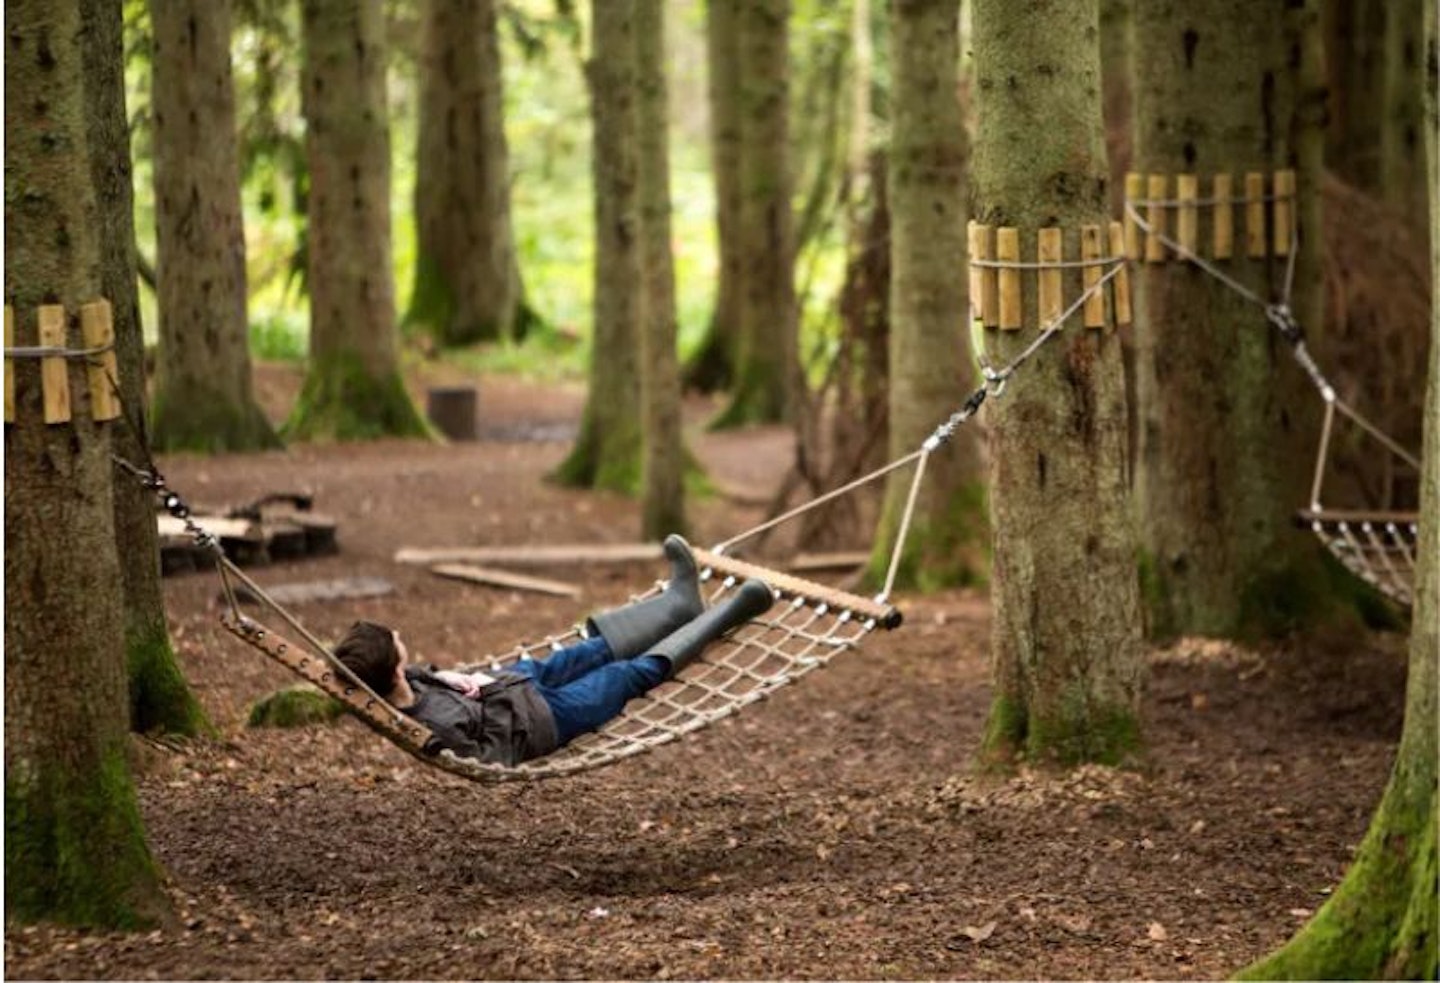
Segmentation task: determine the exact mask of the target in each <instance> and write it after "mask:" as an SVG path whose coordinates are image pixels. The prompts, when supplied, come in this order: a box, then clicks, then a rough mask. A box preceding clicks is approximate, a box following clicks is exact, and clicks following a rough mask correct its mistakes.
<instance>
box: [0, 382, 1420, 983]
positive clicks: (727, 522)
mask: <svg viewBox="0 0 1440 983" xmlns="http://www.w3.org/2000/svg"><path fill="white" fill-rule="evenodd" d="M295 382H296V380H295V378H294V373H293V370H290V369H285V368H278V367H273V366H267V367H265V370H264V371H263V372H262V373H261V385H260V392H261V394H262V398H263V399H264V400H265V402H266V404H267V406H268V407H269V408H270V409H271V410H272V411H274V412H276V413H277V415H278V414H279V413H281V412H283V410H284V408H285V407H286V406H287V405H288V400H290V399H292V398H293V395H294V392H295ZM481 386H482V389H481V408H482V415H483V418H484V420H485V423H484V425H483V437H484V439H482V440H481V441H480V442H477V443H471V444H460V445H453V446H439V445H431V444H425V443H421V442H381V443H377V444H373V445H366V446H342V447H297V448H294V449H292V450H290V451H288V452H283V453H268V454H254V455H236V456H230V457H222V458H215V459H200V458H189V457H174V458H168V459H165V460H163V461H162V462H161V463H162V466H163V467H164V469H165V470H166V471H167V473H168V475H169V478H170V481H171V484H172V486H173V487H175V488H177V489H180V490H182V491H184V492H185V493H186V494H187V495H188V496H189V497H190V498H191V499H192V500H194V501H195V502H199V503H204V502H211V503H237V502H242V501H245V500H247V499H249V498H251V497H253V496H257V495H259V494H262V493H265V492H271V491H284V490H294V489H297V488H303V489H306V490H309V491H311V492H313V493H314V494H315V496H316V508H317V510H319V511H323V512H326V513H328V514H331V515H334V516H335V517H336V518H338V520H339V522H340V541H341V544H342V549H341V553H340V554H339V555H336V556H332V557H327V558H320V559H311V560H306V561H303V562H297V563H287V564H277V565H274V566H270V567H265V568H257V569H255V570H254V571H253V572H254V575H255V576H256V577H257V579H259V580H260V581H261V582H262V583H264V584H266V585H273V584H277V583H287V582H297V581H309V580H322V579H328V578H335V577H344V576H355V575H373V576H381V577H385V578H388V579H389V580H391V581H392V582H393V583H394V584H395V585H396V587H397V590H396V592H395V593H394V594H393V595H391V596H389V597H384V598H377V599H371V600H364V601H352V602H338V603H334V602H332V603H314V604H306V605H302V606H300V607H298V608H297V613H298V614H299V616H300V617H301V619H302V620H304V621H305V622H306V623H307V624H308V625H309V626H310V627H311V628H312V629H314V630H316V631H317V632H318V633H319V634H320V635H322V636H328V637H335V636H336V635H337V634H338V633H339V632H341V631H343V630H344V628H346V627H347V626H348V625H349V623H350V622H351V621H352V620H354V619H356V618H367V619H371V620H378V621H383V622H388V623H392V624H395V625H398V626H400V627H401V628H402V629H403V631H404V634H405V637H406V639H407V641H408V644H409V646H410V649H411V651H412V652H414V653H417V654H418V655H419V656H420V657H421V658H424V659H427V660H430V661H434V662H438V663H440V664H442V665H449V664H453V663H460V662H469V661H476V660H478V658H479V657H480V656H481V655H482V654H484V653H486V652H488V651H492V650H496V649H499V648H502V647H505V646H507V645H508V643H511V642H513V641H515V640H517V639H520V638H526V637H534V636H536V635H543V634H546V633H549V632H552V631H554V630H556V629H558V628H561V627H564V626H568V625H569V624H571V623H573V622H574V621H575V620H577V619H578V618H579V617H580V616H581V615H582V614H583V613H584V612H585V611H586V610H588V609H590V608H592V607H603V606H606V605H608V604H610V603H612V602H615V601H617V600H619V599H622V598H624V597H625V596H626V595H627V594H628V593H630V592H631V591H634V590H637V589H640V588H642V587H645V586H647V585H648V584H649V583H650V582H652V581H653V579H654V578H656V577H658V576H660V575H661V574H662V572H663V571H661V570H659V569H655V568H652V567H651V566H650V565H648V564H638V565H633V566H623V567H614V566H609V567H601V566H597V567H590V568H578V567H577V568H564V569H559V568H556V569H550V570H544V571H540V572H541V573H544V574H545V575H548V576H553V577H559V578H562V579H566V580H569V581H572V582H574V583H576V584H578V585H580V586H581V587H582V588H583V591H584V594H583V597H582V598H581V600H580V601H579V602H576V601H573V600H566V599H554V598H548V597H543V596H540V595H536V594H523V595H522V594H519V593H514V592H510V591H505V590H495V589H487V588H484V587H478V586H474V585H469V584H464V583H457V582H453V581H447V580H441V579H439V578H436V577H434V576H432V575H430V574H429V573H427V572H426V571H425V570H424V569H423V568H419V567H410V566H402V565H399V564H397V563H395V562H393V556H394V553H395V551H396V550H397V549H399V548H400V547H404V546H442V545H478V544H535V543H571V542H580V543H607V542H626V541H635V540H637V539H638V538H639V522H638V518H637V511H636V508H635V506H634V504H633V503H632V502H629V501H626V500H624V499H622V498H619V497H617V496H613V495H603V494H591V493H581V492H576V491H570V490H565V489H561V488H557V487H555V486H553V485H551V484H548V483H546V482H545V481H544V480H543V477H544V475H545V474H546V473H547V472H548V471H549V470H550V469H552V468H553V467H554V466H555V465H556V464H557V463H558V462H559V461H560V460H561V459H562V457H563V456H564V454H565V452H566V450H567V448H568V444H567V442H566V439H567V438H568V436H569V435H570V434H572V433H573V431H574V428H575V423H576V421H577V420H578V416H579V412H580V409H581V407H582V404H583V394H582V393H581V392H580V391H579V390H578V389H574V388H571V387H565V386H554V385H551V386H545V387H540V386H536V385H528V384H524V383H520V382H516V381H514V380H509V379H501V378H495V379H491V378H487V379H485V380H483V381H482V383H481ZM704 409H705V408H704V407H703V406H700V405H696V406H694V407H691V412H690V414H689V416H690V418H691V422H693V423H695V424H696V426H695V427H693V428H692V431H691V439H692V442H693V446H694V448H695V450H696V452H697V454H698V456H699V458H700V459H701V460H702V461H703V462H704V464H705V465H706V467H707V468H709V469H710V471H711V472H712V473H713V474H715V475H717V476H718V477H720V478H722V479H723V480H724V481H725V482H727V483H728V484H731V485H738V486H746V487H751V488H756V489H769V488H773V487H775V486H776V485H777V484H778V482H779V481H780V480H781V478H782V477H783V475H784V472H785V470H786V469H787V467H788V466H789V463H790V454H791V448H790V443H789V439H788V437H787V436H786V434H785V433H784V432H782V431H780V430H776V429H766V428H758V429H752V430H747V431H743V432H736V433H725V434H705V433H703V432H702V431H701V430H700V428H699V426H698V424H699V423H700V421H701V420H702V419H703V416H702V414H703V411H704ZM762 512H763V510H762V509H760V508H758V507H756V506H753V505H743V504H738V503H737V502H736V501H735V500H732V499H725V498H719V497H716V498H712V499H709V500H707V501H704V502H701V503H699V504H698V505H697V506H696V507H695V509H694V518H695V527H696V529H695V532H694V535H693V536H692V540H693V541H695V542H697V543H702V544H708V543H710V542H713V541H715V540H716V539H719V538H723V537H724V535H725V534H727V533H729V532H733V531H736V530H739V529H742V528H745V527H746V526H747V525H748V524H750V523H753V522H754V521H756V520H757V519H758V518H760V517H761V515H762ZM217 586H218V585H217V582H216V580H215V579H214V578H213V577H211V576H208V575H205V574H189V575H181V576H177V577H172V578H170V579H168V580H167V582H166V595H167V601H168V605H169V612H170V617H171V624H172V629H173V638H174V639H175V642H176V646H177V649H178V652H179V657H180V659H181V662H182V665H183V668H184V671H185V673H186V675H187V676H188V678H189V679H190V681H191V683H192V684H193V686H194V688H195V691H196V693H197V694H198V696H199V698H200V700H201V701H202V702H203V704H204V706H205V708H206V710H207V711H208V713H209V714H210V716H211V719H212V720H213V722H214V723H215V724H216V726H217V727H218V729H219V731H220V735H221V736H220V738H219V739H217V740H207V741H198V742H190V743H186V744H184V745H181V746H176V747H167V746H161V745H155V744H150V743H140V742H137V744H138V745H139V748H140V750H138V751H137V766H138V770H139V778H138V788H139V796H140V802H141V807H142V810H143V814H144V819H145V824H146V827H147V830H148V834H149V839H150V843H151V845H152V848H153V850H154V852H155V854H156V856H157V857H158V859H159V861H160V862H161V863H162V864H163V865H164V868H165V870H166V871H167V872H168V878H169V890H170V892H171V895H172V897H173V901H174V906H175V909H176V911H177V918H176V920H175V922H174V923H173V924H171V925H168V926H166V927H163V928H160V929H158V930H155V931H153V932H149V933H141V934H120V933H95V932H85V931H76V930H70V929H60V928H55V927H50V926H36V927H26V928H16V927H13V926H9V925H7V927H6V935H5V967H4V973H5V975H6V976H7V977H8V978H11V979H19V978H69V979H82V978H97V977H104V978H139V979H144V978H190V979H200V978H261V979H265V978H271V979H273V978H295V977H299V978H322V977H324V978H360V979H365V978H548V979H569V978H661V979H666V978H700V977H706V978H757V977H769V978H775V977H790V978H819V979H833V978H896V979H908V978H987V977H988V978H994V977H1002V978H1096V979H1107V978H1116V979H1119V978H1162V979H1163V978H1177V979H1178V978H1220V977H1225V976H1226V975H1228V974H1230V973H1232V972H1234V971H1235V970H1236V969H1238V968H1239V967H1241V966H1243V965H1245V964H1246V963H1248V962H1250V961H1251V960H1253V959H1255V958H1256V957H1258V956H1260V955H1262V954H1264V953H1266V952H1267V951H1269V950H1271V949H1272V948H1274V947H1275V946H1276V945H1278V944H1279V943H1281V942H1283V941H1284V940H1285V939H1286V938H1288V937H1289V936H1290V935H1291V934H1292V933H1293V932H1294V930H1295V929H1296V928H1298V927H1299V926H1300V925H1301V924H1302V923H1303V922H1304V920H1305V919H1306V918H1307V917H1308V916H1309V915H1310V914H1311V913H1312V912H1313V911H1314V910H1315V909H1316V908H1317V907H1318V906H1319V905H1320V904H1322V903H1323V902H1324V900H1325V898H1326V895H1327V893H1328V892H1329V891H1330V889H1331V888H1332V886H1333V885H1334V884H1335V883H1336V882H1337V880H1338V878H1339V877H1340V876H1341V874H1342V871H1343V869H1344V867H1345V865H1346V864H1347V862H1348V861H1349V859H1350V858H1351V856H1352V854H1353V851H1354V849H1355V846H1356V844H1357V843H1358V842H1359V840H1360V838H1361V836H1362V834H1363V833H1364V830H1365V828H1366V824H1367V822H1368V819H1369V816H1370V813H1371V811H1372V809H1373V807H1374V805H1375V802H1376V800H1377V797H1378V795H1379V793H1380V790H1381V789H1382V787H1383V785H1384V782H1385V779H1386V775H1387V772H1388V769H1389V765H1390V761H1391V756H1392V752H1393V748H1394V743H1395V741H1396V740H1397V738H1398V735H1399V731H1400V726H1401V718H1402V709H1403V685H1404V670H1405V664H1404V639H1403V638H1401V637H1400V636H1398V635H1377V636H1360V637H1355V638H1350V639H1348V640H1345V641H1340V640H1335V639H1332V640H1330V641H1329V642H1327V643H1324V644H1321V643H1317V642H1313V641H1312V642H1304V643H1301V642H1298V641H1296V642H1292V643H1289V644H1286V645H1282V646H1278V647H1275V648H1272V649H1266V650H1264V651H1253V650H1247V649H1244V648H1240V647H1234V646H1228V645H1221V644H1216V643H1204V642H1198V641H1188V642H1182V643H1179V644H1176V645H1172V646H1169V647H1167V648H1164V649H1156V650H1154V651H1152V652H1151V654H1150V669H1151V675H1150V683H1149V687H1148V692H1147V695H1146V698H1145V710H1144V714H1145V721H1144V722H1145V728H1146V736H1147V739H1148V742H1149V743H1148V753H1147V755H1146V757H1145V759H1144V760H1143V762H1141V763H1140V764H1139V766H1138V767H1136V768H1133V769H1128V770H1113V769H1106V768H1097V767H1087V768H1084V769H1081V770H1079V771H1077V772H1074V773H1070V774H1047V773H1043V772H1032V771H1024V772H1022V773H1020V774H1018V775H1014V776H1010V777H981V776H979V775H978V774H977V773H976V772H975V771H974V769H973V765H972V762H973V756H974V753H975V751H976V749H977V746H978V743H979V740H980V736H981V732H982V728H983V725H984V721H985V714H986V709H987V704H988V700H989V695H990V694H989V685H988V680H987V671H988V655H987V653H988V634H989V630H990V607H989V603H988V601H987V599H986V596H985V594H984V593H983V592H976V591H954V592H950V593H944V594H939V595H935V596H929V597H923V598H922V597H911V596H904V595H902V596H901V597H900V598H899V600H900V603H901V606H902V607H903V608H904V609H905V611H906V614H907V621H906V624H905V626H904V627H902V628H901V629H900V630H899V631H897V632H894V633H889V634H885V633H881V634H880V635H878V636H872V641H871V642H869V643H868V644H867V647H866V648H865V649H863V650H861V651H858V652H856V653H854V654H852V655H847V656H845V657H843V658H840V659H838V660H836V662H835V664H834V666H833V667H832V668H831V669H830V670H829V671H828V672H824V673H818V674H816V675H814V676H812V677H810V678H809V679H808V680H806V682H805V683H804V685H801V686H797V687H795V688H793V689H789V690H786V691H784V692H783V693H781V694H779V695H777V696H776V698H775V699H774V700H772V701H770V702H769V703H767V704H762V705H761V706H760V708H759V709H756V710H752V711H749V712H747V713H745V714H742V715H740V716H739V717H736V718H732V719H730V720H728V721H726V722H723V723H721V724H718V725H716V726H714V727H712V728H710V729H708V730H706V731H704V732H701V733H700V734H698V735H695V736H693V737H691V738H688V739H686V741H684V742H681V743H680V744H678V745H671V746H669V747H667V748H663V749H661V750H659V751H657V752H655V753H654V754H651V755H646V756H643V757H641V758H638V759H633V760H631V761H628V762H625V763H623V764H620V765H617V766H615V767H613V768H610V769H606V770H601V771H599V772H594V773H590V774H587V775H584V776H580V777H575V778H568V779H561V780H559V781H556V782H546V783H540V784H537V785H529V786H523V787H520V786H508V785H507V786H482V785H476V784H470V783H466V782H463V781H460V780H457V779H454V778H452V777H449V776H447V775H445V774H443V773H440V772H438V771H436V770H434V769H430V768H427V767H425V766H424V765H423V764H421V763H419V762H417V761H416V760H414V759H412V758H410V757H409V756H407V755H405V754H404V753H403V752H401V751H399V750H397V749H395V748H393V747H391V746H390V745H388V744H387V743H385V742H384V741H382V740H380V739H379V738H376V737H374V736H373V735H371V734H370V732H368V731H367V730H365V729H364V728H362V727H361V726H360V725H358V724H357V723H356V722H354V721H353V720H349V719H346V720H343V721H341V722H339V723H338V724H336V725H333V726H319V727H312V728H307V729H301V730H291V731H276V730H264V731H250V730H246V729H245V727H244V720H245V716H246V713H247V708H248V706H249V704H250V703H251V702H252V701H253V700H255V699H256V698H257V697H260V696H262V695H264V694H266V693H268V692H270V691H272V690H274V689H276V688H277V687H280V686H283V685H287V684H289V683H290V682H292V681H293V680H292V678H291V677H289V676H288V675H287V674H286V673H284V672H283V670H280V669H278V668H276V667H274V666H273V665H270V664H268V663H267V662H266V661H265V660H263V659H261V658H259V657H258V656H256V655H255V654H254V653H253V652H251V651H250V650H248V649H246V648H244V647H243V646H241V645H240V644H239V643H237V642H235V641H234V640H233V639H231V638H230V637H229V636H228V635H226V634H224V632H223V631H222V630H221V629H220V628H219V627H218V625H217V615H218V613H219V605H218V603H217V599H216V592H217Z"/></svg>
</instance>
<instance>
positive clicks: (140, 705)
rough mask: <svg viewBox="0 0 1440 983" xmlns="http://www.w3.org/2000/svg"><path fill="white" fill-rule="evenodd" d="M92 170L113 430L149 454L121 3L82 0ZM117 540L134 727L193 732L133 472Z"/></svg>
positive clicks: (201, 721)
mask: <svg viewBox="0 0 1440 983" xmlns="http://www.w3.org/2000/svg"><path fill="white" fill-rule="evenodd" d="M81 12H82V14H81V16H82V18H83V22H84V23H85V24H86V25H87V27H88V29H87V30H86V31H85V35H84V39H85V46H86V47H85V72H86V80H85V94H86V116H87V126H88V146H89V148H90V174H91V180H92V183H93V184H94V187H95V194H96V205H97V207H98V208H99V213H100V223H101V224H100V228H101V237H100V248H101V250H102V257H101V263H102V265H101V270H100V276H101V295H102V296H104V297H106V298H107V299H108V300H109V301H110V304H111V308H112V311H113V316H114V320H115V348H116V359H117V362H118V372H119V380H118V381H119V384H120V391H121V403H122V404H123V406H124V410H125V417H126V419H127V420H128V421H130V425H128V426H127V425H121V426H119V427H118V428H112V430H111V443H112V445H113V448H114V451H115V453H117V454H119V455H120V456H121V457H123V458H125V459H126V460H129V461H134V462H137V463H138V462H143V461H145V460H147V459H148V458H149V450H148V448H147V446H146V442H147V438H146V428H145V339H144V336H143V333H142V332H141V328H140V297H139V289H138V286H137V283H136V274H135V206H134V188H133V186H132V184H131V181H132V171H131V166H130V123H129V117H128V116H127V115H126V112H125V79H124V47H123V45H124V41H123V29H124V25H123V21H122V17H121V13H122V12H121V8H120V5H118V4H115V3H112V2H109V0H81ZM114 496H115V544H116V547H117V553H118V554H119V559H120V576H121V583H122V585H123V587H124V592H125V653H126V666H127V668H128V670H129V673H128V674H129V678H130V726H131V728H132V729H134V730H137V731H141V732H145V731H152V730H161V731H166V732H168V733H172V734H190V735H193V734H196V733H199V732H201V731H203V730H206V729H208V727H209V724H208V722H207V721H206V719H205V715H204V712H203V711H202V710H201V708H200V704H199V703H198V702H197V701H196V700H195V697H194V695H193V694H192V693H191V692H190V687H189V686H188V685H186V682H185V677H184V676H182V675H181V674H180V668H179V666H178V665H177V664H176V661H175V653H174V651H173V649H172V648H171V646H170V633H169V629H168V627H167V626H166V623H165V599H164V596H163V594H162V593H161V589H160V561H159V557H160V545H159V539H158V534H157V531H156V528H155V498H154V495H153V494H151V492H150V491H149V490H148V489H146V488H144V487H143V486H141V485H140V484H139V483H138V482H136V481H135V480H134V478H133V477H131V476H130V475H129V474H127V473H124V472H121V471H118V470H117V471H116V472H115V487H114Z"/></svg>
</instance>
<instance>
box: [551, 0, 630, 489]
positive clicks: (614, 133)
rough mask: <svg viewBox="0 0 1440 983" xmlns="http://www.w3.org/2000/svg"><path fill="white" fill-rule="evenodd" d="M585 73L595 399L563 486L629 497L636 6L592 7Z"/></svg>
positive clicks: (614, 2)
mask: <svg viewBox="0 0 1440 983" xmlns="http://www.w3.org/2000/svg"><path fill="white" fill-rule="evenodd" d="M593 13H594V22H593V23H594V32H595V33H594V40H593V45H594V48H593V51H592V52H591V57H590V62H589V65H588V66H587V71H588V74H589V78H590V98H591V104H592V110H591V111H592V113H593V115H594V121H595V126H594V134H595V136H594V139H595V153H594V160H595V163H594V166H595V334H594V342H593V344H592V346H591V353H590V395H589V398H588V399H587V400H586V402H585V413H584V416H583V417H582V418H581V421H580V435H579V437H578V438H577V439H576V444H575V447H574V448H573V449H572V450H571V451H570V456H569V457H568V458H566V460H565V461H564V463H562V464H561V465H560V468H559V470H557V471H556V474H555V476H556V478H557V480H559V481H560V482H562V483H564V484H568V485H572V486H575V487H582V488H607V489H610V490H612V491H620V492H626V493H629V494H633V493H635V492H637V491H638V490H639V488H640V471H641V458H642V453H643V438H642V424H641V403H640V384H641V383H640V378H641V377H640V344H641V341H640V339H641V334H640V329H639V325H640V323H641V316H642V312H643V304H642V298H643V295H644V281H643V278H642V270H643V267H642V265H641V263H642V260H641V254H640V239H641V234H642V233H641V222H640V211H639V209H640V203H639V186H638V185H639V167H640V161H639V154H638V149H637V148H638V142H639V141H638V134H637V132H636V120H637V114H636V86H635V78H636V71H635V67H636V44H635V0H594V10H593Z"/></svg>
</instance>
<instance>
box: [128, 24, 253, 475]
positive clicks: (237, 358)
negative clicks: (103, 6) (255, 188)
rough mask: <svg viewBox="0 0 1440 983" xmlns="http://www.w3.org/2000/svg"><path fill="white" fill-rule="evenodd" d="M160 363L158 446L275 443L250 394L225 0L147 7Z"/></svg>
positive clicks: (216, 448)
mask: <svg viewBox="0 0 1440 983" xmlns="http://www.w3.org/2000/svg"><path fill="white" fill-rule="evenodd" d="M150 22H151V28H152V31H153V37H154V45H155V51H154V55H153V57H152V58H151V63H150V64H151V70H152V83H151V106H152V113H151V120H152V126H153V128H154V148H155V226H156V230H155V231H156V245H157V249H158V252H157V259H156V267H157V274H158V279H159V284H158V287H157V290H156V296H157V299H158V301H159V310H160V358H159V365H158V371H157V379H156V385H155V405H154V430H153V440H154V443H155V446H156V447H157V448H158V449H161V450H198V451H211V452H222V451H236V450H250V449H254V448H260V447H277V446H279V440H278V439H277V438H276V436H275V431H274V430H273V429H272V428H271V426H270V422H269V421H268V420H266V419H265V415H264V414H263V413H262V412H261V411H260V407H259V405H258V404H256V402H255V398H254V395H253V394H252V392H251V384H250V378H251V373H250V343H249V322H248V320H247V317H246V313H245V305H246V288H245V230H244V227H243V223H242V218H241V209H240V158H239V150H238V144H237V137H236V131H235V86H234V81H233V78H232V76H231V71H230V0H150Z"/></svg>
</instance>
